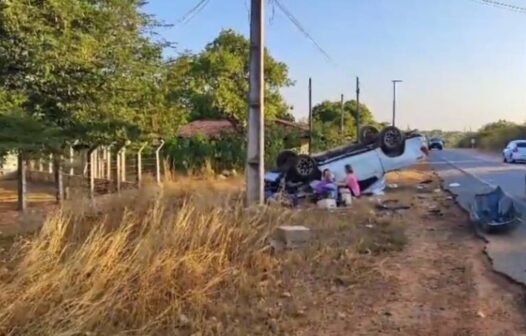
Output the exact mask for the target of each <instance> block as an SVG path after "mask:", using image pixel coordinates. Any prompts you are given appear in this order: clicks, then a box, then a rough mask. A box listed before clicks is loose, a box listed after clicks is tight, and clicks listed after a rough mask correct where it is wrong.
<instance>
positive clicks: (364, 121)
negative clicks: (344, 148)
mask: <svg viewBox="0 0 526 336" xmlns="http://www.w3.org/2000/svg"><path fill="white" fill-rule="evenodd" d="M359 113H360V125H372V126H378V124H377V123H376V121H375V120H374V118H373V115H372V113H371V111H370V110H369V108H368V107H367V106H366V105H364V104H362V103H360V109H359ZM357 114H358V104H357V103H356V101H355V100H349V101H345V102H344V104H343V118H344V127H343V134H341V132H340V127H341V126H340V125H341V116H342V108H341V102H337V101H328V100H326V101H323V102H321V103H320V104H318V105H316V106H314V107H313V109H312V116H313V119H314V123H313V124H314V125H313V126H314V134H313V138H314V139H313V140H314V141H313V144H314V147H315V149H316V150H325V149H328V148H331V147H335V146H338V145H341V144H344V143H348V142H350V141H353V140H356V138H357V137H356V116H357Z"/></svg>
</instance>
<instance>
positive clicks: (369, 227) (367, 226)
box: [365, 224, 374, 229]
mask: <svg viewBox="0 0 526 336" xmlns="http://www.w3.org/2000/svg"><path fill="white" fill-rule="evenodd" d="M365 227H366V228H368V229H372V228H374V225H373V224H366V225H365Z"/></svg>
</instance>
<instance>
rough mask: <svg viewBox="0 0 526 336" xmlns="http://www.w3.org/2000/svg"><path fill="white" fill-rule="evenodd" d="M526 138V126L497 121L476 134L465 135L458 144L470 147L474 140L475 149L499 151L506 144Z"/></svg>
mask: <svg viewBox="0 0 526 336" xmlns="http://www.w3.org/2000/svg"><path fill="white" fill-rule="evenodd" d="M524 138H526V125H525V124H517V123H514V122H510V121H506V120H499V121H497V122H494V123H489V124H487V125H484V126H483V127H481V128H480V129H479V130H478V131H477V132H473V133H471V134H466V135H465V136H464V137H463V138H462V139H461V140H460V141H459V143H458V146H459V147H464V148H469V147H471V139H475V141H476V146H477V148H480V149H484V150H490V151H501V150H502V149H503V148H504V147H506V145H507V144H508V142H510V141H512V140H517V139H524Z"/></svg>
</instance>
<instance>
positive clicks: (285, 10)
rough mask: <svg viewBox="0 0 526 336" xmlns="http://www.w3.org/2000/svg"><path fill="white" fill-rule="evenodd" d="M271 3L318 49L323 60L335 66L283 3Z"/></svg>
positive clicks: (277, 1) (273, 0)
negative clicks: (323, 57)
mask: <svg viewBox="0 0 526 336" xmlns="http://www.w3.org/2000/svg"><path fill="white" fill-rule="evenodd" d="M272 3H273V4H274V5H275V6H276V7H278V9H279V10H280V11H281V12H282V13H283V14H284V15H285V16H286V17H287V18H288V19H289V20H290V22H292V24H293V25H294V26H295V27H296V28H297V29H298V30H299V31H300V32H301V33H302V34H303V36H305V37H306V38H307V39H308V40H310V41H311V42H312V43H313V44H314V46H315V47H316V49H318V51H319V52H320V53H321V54H322V55H323V56H325V58H326V59H327V61H329V62H330V63H332V64H333V65H336V62H335V61H334V60H333V58H332V57H331V56H330V55H329V53H328V52H327V51H325V49H323V48H322V47H321V45H320V44H319V43H318V42H317V41H316V40H315V39H314V37H312V35H311V34H309V32H308V31H307V30H306V29H305V28H304V26H303V24H302V23H301V22H300V21H299V20H298V19H297V18H296V17H295V16H294V14H292V13H291V11H290V10H288V9H287V7H285V6H284V5H283V3H282V2H281V0H272Z"/></svg>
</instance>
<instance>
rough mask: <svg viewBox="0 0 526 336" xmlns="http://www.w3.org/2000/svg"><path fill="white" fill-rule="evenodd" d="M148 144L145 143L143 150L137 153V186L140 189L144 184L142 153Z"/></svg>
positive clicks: (140, 149)
mask: <svg viewBox="0 0 526 336" xmlns="http://www.w3.org/2000/svg"><path fill="white" fill-rule="evenodd" d="M146 145H147V143H146V142H145V143H143V144H142V146H141V148H139V150H138V151H137V186H138V187H139V188H140V187H141V183H142V151H143V150H144V147H146Z"/></svg>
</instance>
